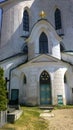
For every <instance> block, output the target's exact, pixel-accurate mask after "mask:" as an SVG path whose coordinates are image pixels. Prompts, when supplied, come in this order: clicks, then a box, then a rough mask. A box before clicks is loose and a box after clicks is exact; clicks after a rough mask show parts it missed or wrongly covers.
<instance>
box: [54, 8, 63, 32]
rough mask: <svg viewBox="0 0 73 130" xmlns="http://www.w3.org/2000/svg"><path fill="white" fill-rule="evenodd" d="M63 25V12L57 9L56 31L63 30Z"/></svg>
mask: <svg viewBox="0 0 73 130" xmlns="http://www.w3.org/2000/svg"><path fill="white" fill-rule="evenodd" d="M61 28H62V23H61V12H60V10H59V9H56V11H55V29H56V30H58V29H61Z"/></svg>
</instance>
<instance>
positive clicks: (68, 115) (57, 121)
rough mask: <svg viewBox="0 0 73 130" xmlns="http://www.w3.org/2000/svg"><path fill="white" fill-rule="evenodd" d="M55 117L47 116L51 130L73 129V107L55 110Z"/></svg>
mask: <svg viewBox="0 0 73 130" xmlns="http://www.w3.org/2000/svg"><path fill="white" fill-rule="evenodd" d="M52 113H53V114H54V115H55V116H54V117H51V118H47V119H46V121H48V124H49V130H73V109H62V110H54V111H52Z"/></svg>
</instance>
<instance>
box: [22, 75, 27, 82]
mask: <svg viewBox="0 0 73 130" xmlns="http://www.w3.org/2000/svg"><path fill="white" fill-rule="evenodd" d="M23 83H24V84H26V83H27V79H26V76H25V75H24V77H23Z"/></svg>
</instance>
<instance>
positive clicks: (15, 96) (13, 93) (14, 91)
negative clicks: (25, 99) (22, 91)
mask: <svg viewBox="0 0 73 130" xmlns="http://www.w3.org/2000/svg"><path fill="white" fill-rule="evenodd" d="M18 98H19V90H18V89H12V90H11V101H12V102H13V104H18Z"/></svg>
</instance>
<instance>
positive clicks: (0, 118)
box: [0, 111, 7, 128]
mask: <svg viewBox="0 0 73 130" xmlns="http://www.w3.org/2000/svg"><path fill="white" fill-rule="evenodd" d="M6 123H7V111H1V112H0V128H1V127H2V126H3V125H5V124H6Z"/></svg>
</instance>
